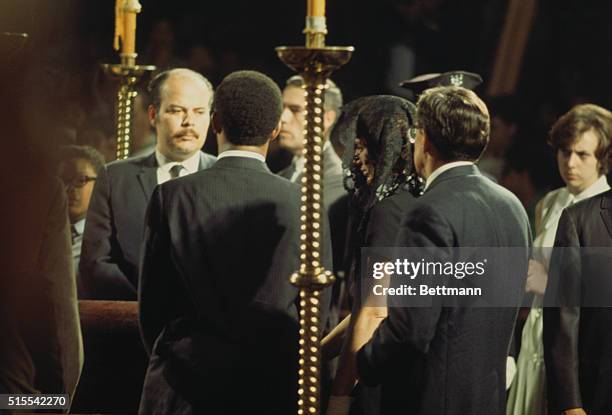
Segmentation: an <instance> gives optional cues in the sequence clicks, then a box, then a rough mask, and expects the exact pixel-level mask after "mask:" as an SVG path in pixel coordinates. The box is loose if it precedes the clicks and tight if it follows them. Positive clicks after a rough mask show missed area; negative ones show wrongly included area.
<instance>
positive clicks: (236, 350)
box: [139, 71, 331, 414]
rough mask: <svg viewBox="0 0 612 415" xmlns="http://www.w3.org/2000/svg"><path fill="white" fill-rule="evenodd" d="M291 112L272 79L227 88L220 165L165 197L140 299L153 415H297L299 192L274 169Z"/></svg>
mask: <svg viewBox="0 0 612 415" xmlns="http://www.w3.org/2000/svg"><path fill="white" fill-rule="evenodd" d="M281 111H282V103H281V93H280V90H279V88H278V86H276V84H274V82H273V81H272V80H271V79H269V78H268V77H267V76H265V75H263V74H260V73H258V72H252V71H241V72H235V73H233V74H231V75H229V76H227V77H226V78H225V79H224V80H223V82H222V83H221V84H220V85H219V88H218V90H217V93H216V96H215V103H214V114H213V121H212V122H213V129H214V131H215V132H216V135H217V141H218V144H219V150H220V154H219V159H218V160H217V162H216V163H215V165H214V166H213V167H211V168H210V169H208V170H205V171H202V172H199V173H197V174H194V175H191V176H189V177H185V178H181V179H179V180H176V181H172V182H169V183H165V184H163V185H161V186H158V187H157V188H156V189H155V191H154V193H153V196H152V198H151V202H150V206H149V211H148V215H147V222H146V233H145V247H144V255H143V265H142V270H141V281H140V297H139V300H140V323H141V330H142V336H143V340H144V343H145V346H146V348H147V350H148V351H149V352H150V353H151V360H150V362H149V369H148V371H147V376H146V379H145V386H144V390H143V397H142V401H141V410H140V411H141V413H146V414H149V413H156V414H166V413H167V414H191V413H195V414H199V413H211V414H212V413H214V414H234V413H236V414H244V413H257V414H264V413H265V414H290V413H295V411H296V409H297V408H296V402H297V361H298V359H297V357H298V353H297V346H298V336H297V334H298V325H297V316H298V310H297V302H296V300H297V296H298V291H297V289H296V287H294V286H292V285H291V284H290V282H289V276H290V275H291V274H292V273H293V272H295V271H296V270H297V269H298V268H299V232H300V230H299V229H300V221H299V212H300V209H299V188H298V187H297V186H296V185H295V184H293V183H291V182H290V181H288V180H286V179H284V178H282V177H279V176H277V175H274V174H272V173H271V172H270V171H269V170H268V168H267V167H266V165H265V154H266V152H267V150H268V145H269V141H270V140H271V139H273V138H275V137H276V136H277V135H278V132H279V130H280V124H279V119H280V114H281ZM327 233H328V232H327V231H326V232H325V234H327ZM327 238H328V235H327V237H326V239H327ZM323 246H324V248H325V249H324V258H326V260H324V265H325V266H326V267H329V266H331V263H330V261H329V258H330V252H329V251H330V250H329V242H328V240H325V241H324V244H323ZM328 269H330V268H328ZM324 298H325V301H324V303H328V302H329V295H325V296H324ZM321 308H322V309H323V310H326V309H327V307H326V305H325V304H323V306H322V307H321ZM324 321H325V316H322V322H324Z"/></svg>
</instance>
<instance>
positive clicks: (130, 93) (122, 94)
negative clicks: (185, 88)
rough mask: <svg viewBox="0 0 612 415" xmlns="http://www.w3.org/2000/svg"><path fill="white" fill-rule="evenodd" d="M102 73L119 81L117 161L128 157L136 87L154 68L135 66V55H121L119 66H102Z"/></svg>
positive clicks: (150, 66)
mask: <svg viewBox="0 0 612 415" xmlns="http://www.w3.org/2000/svg"><path fill="white" fill-rule="evenodd" d="M102 69H103V70H104V72H105V73H106V74H107V75H108V76H110V77H111V78H113V79H117V80H119V89H118V91H117V159H118V160H122V159H126V158H128V157H129V156H130V138H131V137H132V127H133V126H132V118H133V116H132V114H133V112H134V99H135V98H136V95H137V94H138V93H137V92H136V85H137V84H138V83H139V82H140V80H141V79H142V78H143V77H144V76H145V75H148V74H150V73H151V72H153V71H154V70H155V69H156V68H155V66H152V65H144V66H143V65H136V54H135V53H131V54H122V55H121V64H119V65H113V64H102Z"/></svg>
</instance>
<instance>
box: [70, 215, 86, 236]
mask: <svg viewBox="0 0 612 415" xmlns="http://www.w3.org/2000/svg"><path fill="white" fill-rule="evenodd" d="M72 227H73V228H74V229H75V230H76V231H77V232H78V234H79V235H83V231H84V230H85V218H83V219H81V220H79V221H76V222H75V223H73V224H72Z"/></svg>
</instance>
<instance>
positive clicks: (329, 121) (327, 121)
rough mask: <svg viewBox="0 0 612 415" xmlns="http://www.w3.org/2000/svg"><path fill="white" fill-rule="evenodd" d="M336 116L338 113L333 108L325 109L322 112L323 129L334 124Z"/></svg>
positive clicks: (327, 128) (325, 129)
mask: <svg viewBox="0 0 612 415" xmlns="http://www.w3.org/2000/svg"><path fill="white" fill-rule="evenodd" d="M337 116H338V113H337V112H336V111H334V110H329V111H325V113H324V114H323V131H327V130H329V129H330V127H331V126H332V125H334V122H335V121H336V117H337Z"/></svg>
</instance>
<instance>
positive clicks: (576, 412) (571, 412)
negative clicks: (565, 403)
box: [563, 408, 587, 415]
mask: <svg viewBox="0 0 612 415" xmlns="http://www.w3.org/2000/svg"><path fill="white" fill-rule="evenodd" d="M563 415H587V413H586V411H585V410H584V409H582V408H574V409H568V410H567V411H563Z"/></svg>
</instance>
